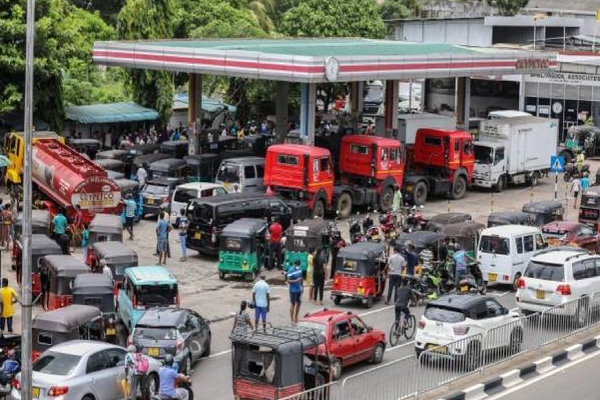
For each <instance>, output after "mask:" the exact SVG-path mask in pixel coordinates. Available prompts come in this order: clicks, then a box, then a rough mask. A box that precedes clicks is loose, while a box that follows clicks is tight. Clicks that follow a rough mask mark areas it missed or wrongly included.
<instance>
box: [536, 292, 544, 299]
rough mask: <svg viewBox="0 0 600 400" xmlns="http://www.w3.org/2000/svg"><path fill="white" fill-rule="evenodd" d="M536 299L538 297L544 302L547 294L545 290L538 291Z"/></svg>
mask: <svg viewBox="0 0 600 400" xmlns="http://www.w3.org/2000/svg"><path fill="white" fill-rule="evenodd" d="M535 297H537V298H538V299H540V300H544V299H545V298H546V292H544V291H543V290H536V291H535Z"/></svg>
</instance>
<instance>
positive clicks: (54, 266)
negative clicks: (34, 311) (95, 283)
mask: <svg viewBox="0 0 600 400" xmlns="http://www.w3.org/2000/svg"><path fill="white" fill-rule="evenodd" d="M91 272H92V270H91V269H90V267H89V266H88V265H87V264H85V263H84V262H83V261H81V260H80V259H79V258H76V257H74V256H69V255H64V254H60V255H49V256H44V257H43V258H42V259H41V262H40V274H41V276H42V278H41V279H42V290H43V292H44V293H43V296H42V299H43V303H42V305H43V306H44V310H56V309H57V308H62V307H66V306H68V305H71V304H72V303H73V280H74V279H75V277H76V276H77V275H79V274H87V273H91Z"/></svg>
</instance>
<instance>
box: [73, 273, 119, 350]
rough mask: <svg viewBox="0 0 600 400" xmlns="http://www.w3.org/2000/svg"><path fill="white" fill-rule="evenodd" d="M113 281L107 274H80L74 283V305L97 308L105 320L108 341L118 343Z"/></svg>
mask: <svg viewBox="0 0 600 400" xmlns="http://www.w3.org/2000/svg"><path fill="white" fill-rule="evenodd" d="M113 288H114V286H113V281H112V280H111V279H110V278H109V277H108V276H107V275H105V274H79V275H77V276H76V277H75V280H74V281H73V304H81V305H84V306H94V307H97V308H98V309H99V310H100V312H101V313H102V318H104V327H105V335H106V339H107V340H108V341H110V342H112V343H116V342H117V329H116V320H117V314H116V312H115V297H114V292H113Z"/></svg>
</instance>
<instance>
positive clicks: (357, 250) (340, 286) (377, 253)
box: [331, 242, 386, 308]
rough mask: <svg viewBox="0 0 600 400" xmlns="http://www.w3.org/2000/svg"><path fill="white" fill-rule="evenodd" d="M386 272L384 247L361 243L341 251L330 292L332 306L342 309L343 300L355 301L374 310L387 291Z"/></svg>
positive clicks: (378, 244)
mask: <svg viewBox="0 0 600 400" xmlns="http://www.w3.org/2000/svg"><path fill="white" fill-rule="evenodd" d="M385 269H386V251H385V245H384V244H383V243H374V242H359V243H355V244H352V245H350V246H347V247H344V248H342V249H340V251H339V252H338V260H337V267H336V270H335V275H334V277H333V286H332V288H331V298H332V299H333V302H334V303H335V304H336V305H339V304H340V303H341V301H342V299H344V298H352V299H357V300H360V301H362V303H363V304H364V305H366V306H367V308H371V307H373V304H374V303H375V299H377V298H379V297H380V296H381V295H382V294H383V290H384V288H385Z"/></svg>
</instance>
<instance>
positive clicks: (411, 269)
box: [404, 243, 419, 277]
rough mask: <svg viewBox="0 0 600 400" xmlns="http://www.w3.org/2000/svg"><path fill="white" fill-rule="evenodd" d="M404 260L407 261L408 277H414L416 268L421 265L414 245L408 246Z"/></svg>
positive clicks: (409, 244)
mask: <svg viewBox="0 0 600 400" xmlns="http://www.w3.org/2000/svg"><path fill="white" fill-rule="evenodd" d="M404 258H405V259H406V275H407V276H408V277H413V276H414V275H415V268H416V266H417V264H418V263H419V255H418V254H417V251H416V250H415V245H414V244H413V243H408V245H407V246H406V251H405V252H404Z"/></svg>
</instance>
